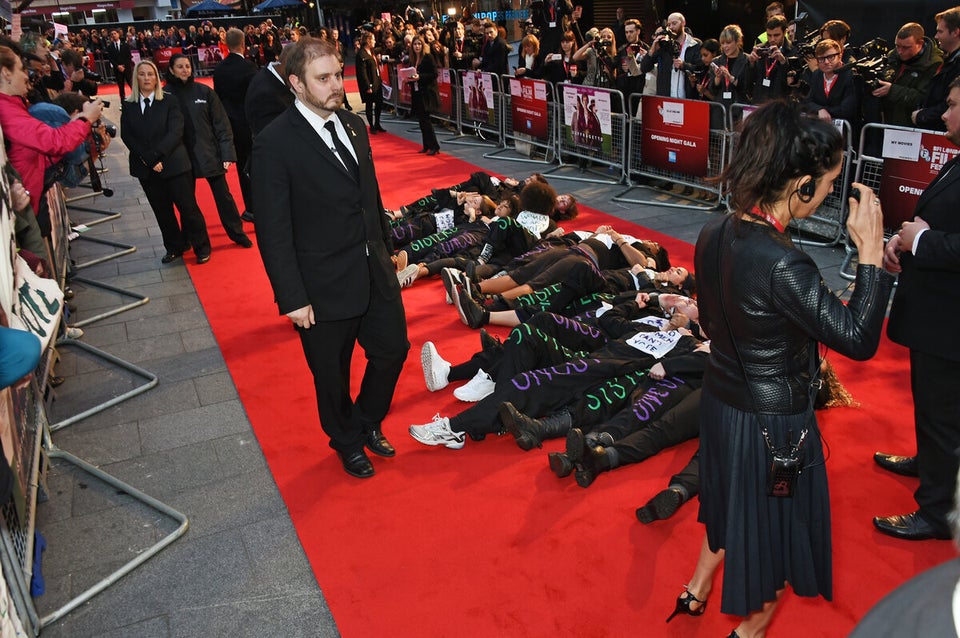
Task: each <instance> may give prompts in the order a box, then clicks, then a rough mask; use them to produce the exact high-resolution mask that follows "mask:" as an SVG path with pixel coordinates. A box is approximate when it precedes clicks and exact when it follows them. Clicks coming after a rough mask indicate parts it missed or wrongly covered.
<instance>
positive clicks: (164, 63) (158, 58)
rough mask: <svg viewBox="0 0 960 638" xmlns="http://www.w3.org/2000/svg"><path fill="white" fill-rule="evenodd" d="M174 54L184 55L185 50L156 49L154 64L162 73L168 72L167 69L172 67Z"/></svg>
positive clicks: (175, 48)
mask: <svg viewBox="0 0 960 638" xmlns="http://www.w3.org/2000/svg"><path fill="white" fill-rule="evenodd" d="M174 53H183V48H182V47H165V48H163V49H154V51H153V62H154V64H156V65H157V68H158V69H160V72H161V73H163V72H164V71H166V70H167V67H168V66H170V58H172V57H173V54H174Z"/></svg>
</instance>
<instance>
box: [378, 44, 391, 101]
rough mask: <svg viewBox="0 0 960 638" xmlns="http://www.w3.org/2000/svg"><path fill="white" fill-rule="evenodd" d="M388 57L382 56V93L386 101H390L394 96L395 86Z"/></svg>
mask: <svg viewBox="0 0 960 638" xmlns="http://www.w3.org/2000/svg"><path fill="white" fill-rule="evenodd" d="M387 57H388V56H386V55H384V56H382V57H381V59H382V60H383V64H381V65H380V92H381V93H382V94H383V99H384V100H389V99H390V96H391V95H393V84H392V83H391V82H390V68H391V66H392V64H391V63H388V62H387Z"/></svg>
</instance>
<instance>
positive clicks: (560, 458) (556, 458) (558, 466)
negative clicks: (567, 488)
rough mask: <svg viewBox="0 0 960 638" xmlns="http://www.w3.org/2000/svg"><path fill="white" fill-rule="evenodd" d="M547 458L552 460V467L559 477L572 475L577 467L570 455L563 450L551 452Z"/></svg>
mask: <svg viewBox="0 0 960 638" xmlns="http://www.w3.org/2000/svg"><path fill="white" fill-rule="evenodd" d="M547 460H549V461H550V469H551V470H553V473H554V474H556V475H557V478H566V477H568V476H570V475H571V474H573V470H574V469H575V467H576V466H575V465H574V464H573V461H571V460H570V457H569V456H567V455H566V454H564V453H563V452H551V453H550V454H547Z"/></svg>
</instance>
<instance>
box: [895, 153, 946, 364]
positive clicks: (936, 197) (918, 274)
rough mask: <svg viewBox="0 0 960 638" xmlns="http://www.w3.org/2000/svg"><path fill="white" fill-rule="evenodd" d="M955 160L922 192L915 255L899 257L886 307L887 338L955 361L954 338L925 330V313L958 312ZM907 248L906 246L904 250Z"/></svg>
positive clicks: (901, 255)
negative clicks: (893, 289) (924, 228)
mask: <svg viewBox="0 0 960 638" xmlns="http://www.w3.org/2000/svg"><path fill="white" fill-rule="evenodd" d="M958 211H960V157H958V158H955V159H953V160H951V161H949V162H947V164H946V165H945V166H944V167H943V169H942V170H941V171H940V175H938V176H937V178H936V179H934V180H933V181H932V182H931V183H930V185H929V186H927V188H926V189H925V190H924V191H923V195H921V196H920V200H919V201H918V202H917V208H916V212H915V213H914V214H915V215H917V216H919V217H922V218H923V220H924V221H925V222H927V223H928V224H930V230H928V231H926V232H925V233H923V235H922V236H921V237H920V243H919V244H918V245H917V254H916V255H912V254H909V253H906V252H903V253H901V254H900V265H901V266H902V267H903V271H902V272H901V273H900V281H899V282H898V284H897V292H896V294H895V295H894V298H893V306H892V307H891V309H890V323H889V324H888V327H887V334H888V335H889V336H890V339H892V340H893V341H895V342H897V343H899V344H902V345H904V346H907V347H908V348H910V349H911V350H917V351H919V352H923V353H925V354H931V355H935V356H938V357H943V358H945V359H950V360H951V361H960V334H958V333H957V331H956V330H953V329H947V330H930V329H929V327H927V328H925V327H924V326H928V324H929V321H930V312H931V309H933V310H934V312H936V314H937V316H939V317H942V318H944V319H945V320H946V321H948V322H949V321H951V320H952V319H953V318H954V317H956V316H957V314H958V313H960V212H958ZM906 248H907V249H909V248H910V247H909V246H908V247H906Z"/></svg>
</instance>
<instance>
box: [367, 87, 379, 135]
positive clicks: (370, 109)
mask: <svg viewBox="0 0 960 638" xmlns="http://www.w3.org/2000/svg"><path fill="white" fill-rule="evenodd" d="M363 106H364V108H365V109H366V112H367V124H368V125H369V126H370V128H380V113H381V112H382V111H383V94H382V93H381V92H380V91H374V92H373V95H372V96H370V97H368V99H367V100H366V101H364V103H363Z"/></svg>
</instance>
